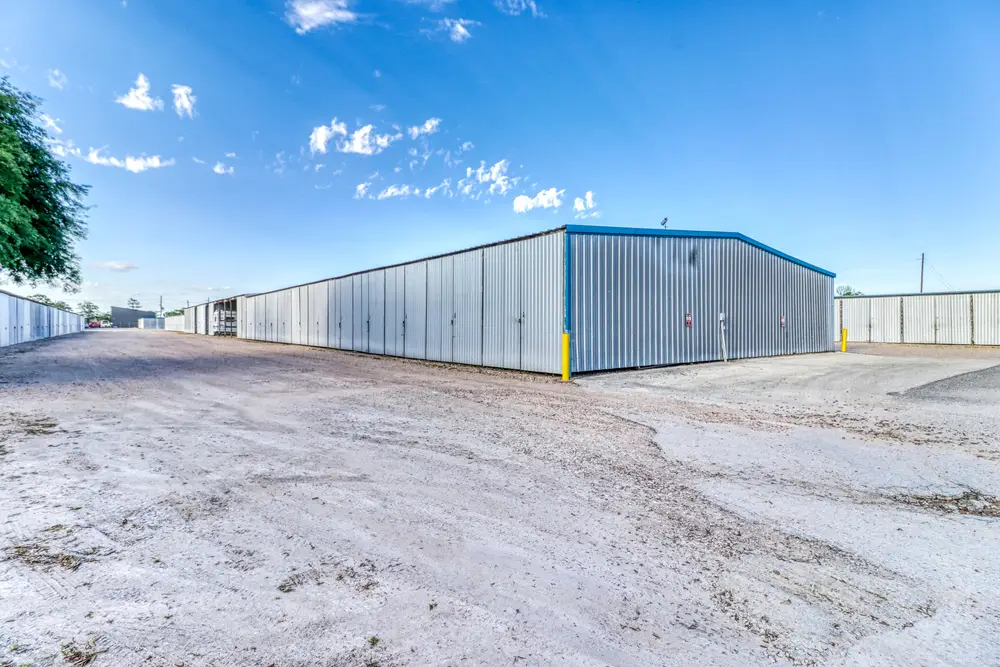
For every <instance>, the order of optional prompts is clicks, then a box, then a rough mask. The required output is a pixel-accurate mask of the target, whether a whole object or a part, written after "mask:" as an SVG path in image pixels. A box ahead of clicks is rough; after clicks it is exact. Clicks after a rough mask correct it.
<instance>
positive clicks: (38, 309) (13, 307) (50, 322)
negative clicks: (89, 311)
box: [0, 293, 84, 347]
mask: <svg viewBox="0 0 1000 667" xmlns="http://www.w3.org/2000/svg"><path fill="white" fill-rule="evenodd" d="M83 328H84V320H83V318H82V317H81V316H79V315H77V314H75V313H69V312H66V311H64V310H59V309H58V308H53V307H51V306H46V305H43V304H40V303H35V302H34V301H28V300H27V299H23V298H21V297H18V296H14V295H13V294H6V293H0V347H7V346H8V345H17V344H18V343H26V342H29V341H33V340H41V339H43V338H54V337H56V336H62V335H66V334H70V333H77V332H80V331H82V330H83Z"/></svg>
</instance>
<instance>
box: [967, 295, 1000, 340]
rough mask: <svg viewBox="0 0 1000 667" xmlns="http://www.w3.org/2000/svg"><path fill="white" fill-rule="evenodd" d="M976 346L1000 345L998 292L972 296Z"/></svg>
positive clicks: (999, 301)
mask: <svg viewBox="0 0 1000 667" xmlns="http://www.w3.org/2000/svg"><path fill="white" fill-rule="evenodd" d="M972 308H973V311H974V312H975V318H976V321H975V327H976V330H975V343H976V345H1000V292H997V293H994V294H973V295H972Z"/></svg>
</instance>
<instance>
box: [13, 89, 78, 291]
mask: <svg viewBox="0 0 1000 667" xmlns="http://www.w3.org/2000/svg"><path fill="white" fill-rule="evenodd" d="M38 105H39V100H38V98H37V97H35V96H33V95H30V94H28V93H24V92H21V91H19V90H18V89H17V88H15V87H14V86H13V85H11V83H10V82H9V81H8V79H7V77H3V78H0V275H2V276H3V277H4V278H6V279H8V280H10V281H12V282H14V283H15V284H22V283H29V284H32V285H34V284H37V283H39V282H44V283H49V284H59V283H61V287H62V288H63V289H64V290H65V291H74V290H76V289H77V286H78V285H79V284H80V264H79V258H78V257H77V255H76V253H75V251H74V245H75V243H76V241H77V240H79V239H83V238H84V237H85V236H86V226H85V223H84V218H85V216H86V211H87V209H86V207H85V206H84V205H83V198H84V196H85V195H86V194H87V192H88V190H89V188H88V187H87V186H85V185H77V184H75V183H73V182H72V181H70V179H69V168H68V167H67V166H66V165H65V164H64V163H63V162H62V161H61V160H59V159H58V158H57V157H56V156H55V155H53V154H52V152H51V151H50V150H49V149H48V147H47V146H46V143H45V141H46V139H47V134H46V132H45V130H43V129H42V128H41V127H39V125H38V124H37V123H36V122H35V116H36V112H37V110H38Z"/></svg>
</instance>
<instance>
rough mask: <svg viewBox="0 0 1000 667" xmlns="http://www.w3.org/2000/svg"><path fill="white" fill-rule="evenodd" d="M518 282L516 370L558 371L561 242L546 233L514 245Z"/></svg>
mask: <svg viewBox="0 0 1000 667" xmlns="http://www.w3.org/2000/svg"><path fill="white" fill-rule="evenodd" d="M518 245H519V246H520V248H519V254H520V259H519V262H520V268H521V270H520V271H519V272H518V281H519V282H520V283H521V289H520V296H521V360H520V368H521V370H525V371H535V372H539V373H559V372H560V370H561V366H562V363H561V346H562V343H561V339H562V331H563V295H564V292H563V283H564V281H565V275H566V272H565V267H564V264H563V260H564V256H565V246H566V243H565V240H564V235H563V234H548V235H546V236H539V237H536V238H533V239H528V240H526V241H522V242H521V243H519V244H518Z"/></svg>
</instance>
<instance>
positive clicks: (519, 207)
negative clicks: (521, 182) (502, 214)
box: [514, 188, 566, 213]
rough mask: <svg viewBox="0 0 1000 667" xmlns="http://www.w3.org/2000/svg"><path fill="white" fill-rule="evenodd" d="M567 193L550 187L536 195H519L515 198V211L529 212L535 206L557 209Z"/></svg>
mask: <svg viewBox="0 0 1000 667" xmlns="http://www.w3.org/2000/svg"><path fill="white" fill-rule="evenodd" d="M564 194H566V191H565V190H556V189H555V188H549V189H548V190H542V191H541V192H539V193H538V194H537V195H535V196H534V197H529V196H528V195H518V196H517V197H515V198H514V212H515V213H527V212H528V211H530V210H531V209H534V208H554V209H556V210H558V209H559V207H560V206H562V199H561V197H562V196H563V195H564Z"/></svg>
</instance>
